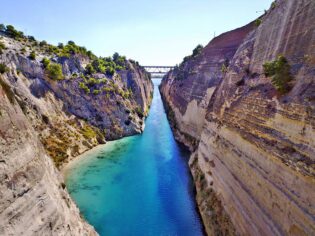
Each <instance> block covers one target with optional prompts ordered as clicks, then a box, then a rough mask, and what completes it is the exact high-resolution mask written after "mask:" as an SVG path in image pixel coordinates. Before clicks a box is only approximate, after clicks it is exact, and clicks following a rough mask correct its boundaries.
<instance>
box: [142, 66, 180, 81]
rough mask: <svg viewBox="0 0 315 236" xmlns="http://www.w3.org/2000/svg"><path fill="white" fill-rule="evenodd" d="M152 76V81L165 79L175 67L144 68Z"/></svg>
mask: <svg viewBox="0 0 315 236" xmlns="http://www.w3.org/2000/svg"><path fill="white" fill-rule="evenodd" d="M143 67H144V69H145V70H146V71H147V72H149V73H150V74H151V77H152V79H159V78H163V76H164V75H166V74H167V72H169V71H170V70H172V69H174V66H143Z"/></svg>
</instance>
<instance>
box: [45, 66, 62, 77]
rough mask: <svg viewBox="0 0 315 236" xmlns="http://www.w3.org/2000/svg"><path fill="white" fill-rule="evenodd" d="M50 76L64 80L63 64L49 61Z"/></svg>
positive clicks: (48, 73) (48, 71)
mask: <svg viewBox="0 0 315 236" xmlns="http://www.w3.org/2000/svg"><path fill="white" fill-rule="evenodd" d="M46 73H47V75H48V78H50V79H52V80H62V79H63V78H64V76H63V73H62V66H61V65H60V64H56V63H49V65H48V66H47V68H46Z"/></svg>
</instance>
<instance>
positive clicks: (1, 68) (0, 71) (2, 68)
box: [0, 63, 9, 74]
mask: <svg viewBox="0 0 315 236" xmlns="http://www.w3.org/2000/svg"><path fill="white" fill-rule="evenodd" d="M8 71H9V69H8V67H7V66H6V65H5V64H2V63H0V74H4V73H5V72H8Z"/></svg>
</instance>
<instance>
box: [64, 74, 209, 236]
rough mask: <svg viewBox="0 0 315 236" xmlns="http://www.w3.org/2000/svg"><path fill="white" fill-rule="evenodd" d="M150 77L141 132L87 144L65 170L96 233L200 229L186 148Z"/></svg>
mask: <svg viewBox="0 0 315 236" xmlns="http://www.w3.org/2000/svg"><path fill="white" fill-rule="evenodd" d="M159 82H160V81H156V80H155V91H154V96H153V102H152V106H151V110H150V115H149V117H148V118H147V120H146V128H145V132H144V133H143V134H142V135H137V136H133V137H128V138H124V139H121V140H118V141H113V142H109V143H108V144H106V145H104V146H102V147H100V148H97V149H95V150H92V151H91V152H88V153H87V154H85V155H84V156H85V157H84V158H82V159H80V161H75V162H74V163H72V164H71V165H70V166H69V168H68V169H67V171H66V184H67V188H68V190H69V192H70V194H71V196H72V197H73V199H74V200H75V201H76V203H77V205H78V206H79V208H80V210H81V212H82V214H83V215H84V217H85V218H86V219H87V220H88V222H89V223H90V224H92V225H93V226H94V227H95V229H96V230H97V232H98V233H99V234H100V235H110V236H116V235H117V236H121V235H135V236H141V235H153V236H154V235H180V236H182V235H183V236H185V235H188V236H190V235H192V236H198V235H202V234H203V233H202V226H201V223H200V219H199V215H198V214H197V212H196V205H195V202H194V195H193V192H192V189H193V188H192V183H191V177H190V173H189V169H188V165H187V163H188V153H187V152H185V151H184V150H183V149H181V148H180V147H179V145H178V144H177V143H176V142H175V140H174V138H173V135H172V132H171V130H170V127H169V124H168V121H167V118H166V115H165V112H164V108H163V104H162V101H161V97H160V94H159V91H158V88H157V85H158V83H159Z"/></svg>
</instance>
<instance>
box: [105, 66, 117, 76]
mask: <svg viewBox="0 0 315 236" xmlns="http://www.w3.org/2000/svg"><path fill="white" fill-rule="evenodd" d="M106 74H107V75H114V74H115V69H114V68H113V67H107V69H106Z"/></svg>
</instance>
